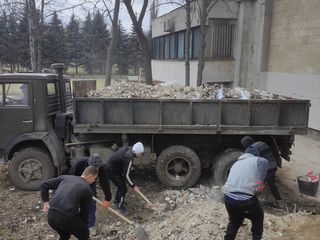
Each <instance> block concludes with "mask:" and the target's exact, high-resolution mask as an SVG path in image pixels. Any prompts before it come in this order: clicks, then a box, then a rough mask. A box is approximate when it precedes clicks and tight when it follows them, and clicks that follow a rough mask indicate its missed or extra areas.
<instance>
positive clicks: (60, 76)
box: [51, 63, 66, 113]
mask: <svg viewBox="0 0 320 240" xmlns="http://www.w3.org/2000/svg"><path fill="white" fill-rule="evenodd" d="M51 69H54V70H55V72H56V74H58V80H59V96H60V108H61V112H62V113H64V112H66V101H65V96H64V93H65V82H64V79H63V71H64V64H63V63H54V64H51Z"/></svg>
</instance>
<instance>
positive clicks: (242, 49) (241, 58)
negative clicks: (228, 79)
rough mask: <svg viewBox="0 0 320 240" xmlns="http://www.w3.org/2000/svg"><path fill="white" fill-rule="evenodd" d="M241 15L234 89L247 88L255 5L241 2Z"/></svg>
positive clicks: (236, 48) (236, 49)
mask: <svg viewBox="0 0 320 240" xmlns="http://www.w3.org/2000/svg"><path fill="white" fill-rule="evenodd" d="M239 4H240V6H239V15H238V19H237V31H236V39H235V49H234V57H235V71H234V82H233V86H234V87H239V86H240V87H246V85H247V84H246V82H247V77H248V76H247V72H248V71H247V70H248V59H249V55H250V44H249V40H250V29H251V23H252V17H253V10H254V3H253V2H252V1H246V0H243V1H239Z"/></svg>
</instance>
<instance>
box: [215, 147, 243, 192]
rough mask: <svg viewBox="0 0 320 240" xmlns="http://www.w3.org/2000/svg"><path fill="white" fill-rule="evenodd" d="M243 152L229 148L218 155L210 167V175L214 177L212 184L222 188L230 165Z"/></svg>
mask: <svg viewBox="0 0 320 240" xmlns="http://www.w3.org/2000/svg"><path fill="white" fill-rule="evenodd" d="M242 153H243V152H242V151H240V150H238V149H234V148H229V149H227V150H225V151H223V152H221V153H219V154H218V155H217V156H216V158H215V160H214V164H213V165H212V173H213V175H214V184H216V185H219V186H223V185H224V184H225V182H226V181H227V179H228V175H229V172H230V169H231V167H232V165H233V164H234V163H235V162H236V161H237V160H238V158H239V157H240V155H241V154H242Z"/></svg>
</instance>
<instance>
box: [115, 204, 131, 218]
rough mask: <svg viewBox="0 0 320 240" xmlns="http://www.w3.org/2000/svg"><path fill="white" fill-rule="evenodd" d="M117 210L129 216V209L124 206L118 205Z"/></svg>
mask: <svg viewBox="0 0 320 240" xmlns="http://www.w3.org/2000/svg"><path fill="white" fill-rule="evenodd" d="M115 210H117V211H118V212H119V213H120V214H121V215H123V216H127V215H128V214H129V212H128V211H127V209H125V207H124V206H120V207H119V206H117V207H116V208H115Z"/></svg>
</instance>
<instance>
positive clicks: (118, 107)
mask: <svg viewBox="0 0 320 240" xmlns="http://www.w3.org/2000/svg"><path fill="white" fill-rule="evenodd" d="M104 123H105V124H132V104H131V102H130V101H128V100H125V101H105V102H104Z"/></svg>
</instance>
